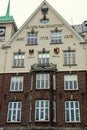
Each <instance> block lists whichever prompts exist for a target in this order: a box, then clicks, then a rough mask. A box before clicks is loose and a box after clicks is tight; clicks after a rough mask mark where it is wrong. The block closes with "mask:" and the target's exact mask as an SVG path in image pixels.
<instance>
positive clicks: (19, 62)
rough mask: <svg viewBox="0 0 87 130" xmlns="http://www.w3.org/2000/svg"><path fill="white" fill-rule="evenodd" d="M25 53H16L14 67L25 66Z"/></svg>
mask: <svg viewBox="0 0 87 130" xmlns="http://www.w3.org/2000/svg"><path fill="white" fill-rule="evenodd" d="M24 57H25V55H24V53H14V62H13V66H14V67H23V66H24Z"/></svg>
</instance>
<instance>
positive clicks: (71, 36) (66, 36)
mask: <svg viewBox="0 0 87 130" xmlns="http://www.w3.org/2000/svg"><path fill="white" fill-rule="evenodd" d="M68 38H73V35H65V36H64V39H68Z"/></svg>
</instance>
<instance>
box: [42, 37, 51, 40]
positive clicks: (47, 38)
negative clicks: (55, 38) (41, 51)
mask: <svg viewBox="0 0 87 130" xmlns="http://www.w3.org/2000/svg"><path fill="white" fill-rule="evenodd" d="M40 40H49V37H47V36H43V37H40Z"/></svg>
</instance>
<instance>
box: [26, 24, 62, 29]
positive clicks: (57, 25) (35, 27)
mask: <svg viewBox="0 0 87 130" xmlns="http://www.w3.org/2000/svg"><path fill="white" fill-rule="evenodd" d="M63 26H64V24H48V25H33V26H27V27H26V28H25V29H32V28H33V29H43V28H55V27H63Z"/></svg>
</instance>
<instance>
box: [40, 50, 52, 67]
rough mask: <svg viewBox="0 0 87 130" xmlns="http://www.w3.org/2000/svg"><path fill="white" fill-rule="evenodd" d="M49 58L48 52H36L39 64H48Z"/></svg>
mask: <svg viewBox="0 0 87 130" xmlns="http://www.w3.org/2000/svg"><path fill="white" fill-rule="evenodd" d="M49 60H50V54H49V52H38V63H39V64H41V65H48V64H49Z"/></svg>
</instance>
